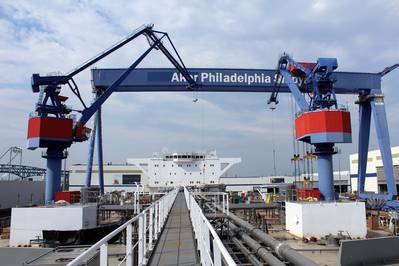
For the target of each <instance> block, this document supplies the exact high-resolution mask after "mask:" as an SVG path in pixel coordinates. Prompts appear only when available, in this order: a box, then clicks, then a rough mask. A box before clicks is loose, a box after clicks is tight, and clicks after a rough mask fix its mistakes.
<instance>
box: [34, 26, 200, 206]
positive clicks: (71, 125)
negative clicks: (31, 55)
mask: <svg viewBox="0 0 399 266" xmlns="http://www.w3.org/2000/svg"><path fill="white" fill-rule="evenodd" d="M142 35H144V36H145V37H146V38H147V40H148V42H149V45H150V47H149V48H148V49H147V50H146V51H145V52H144V53H143V54H142V55H141V56H140V57H139V58H138V59H137V60H135V61H134V62H133V63H132V64H131V65H130V66H129V68H127V69H126V70H125V71H124V72H123V73H122V74H121V75H120V76H119V77H118V78H117V79H116V80H114V82H113V83H112V84H111V85H110V86H108V87H107V88H106V89H105V90H103V91H102V92H101V93H100V94H99V95H98V97H97V98H96V99H95V101H94V102H93V103H92V104H91V105H86V104H85V102H84V100H83V99H82V97H81V94H80V91H79V88H78V86H77V84H76V83H75V81H74V79H73V77H74V76H75V75H77V74H79V73H80V72H82V71H83V70H85V69H87V68H88V67H90V66H91V65H93V64H94V63H96V62H98V61H99V60H101V59H103V58H104V57H106V56H108V55H110V54H111V53H112V52H114V51H116V50H118V49H119V48H121V47H122V46H124V45H125V44H127V43H129V42H130V41H132V40H134V39H136V38H137V37H139V36H142ZM163 41H167V42H169V43H170V44H171V47H172V48H173V51H174V53H175V56H177V58H175V56H174V55H172V53H171V52H169V50H168V49H167V48H166V47H165V45H164V44H163ZM153 49H156V50H160V51H161V52H162V53H163V54H164V55H165V56H166V58H167V59H168V60H169V61H170V62H171V63H172V64H173V66H174V67H175V68H176V69H177V70H178V71H179V72H180V74H181V75H182V76H183V77H184V78H185V80H186V82H187V88H188V89H195V88H196V87H197V86H198V85H197V83H196V82H195V81H194V80H193V79H192V77H191V76H190V75H189V73H188V71H187V69H186V67H185V65H184V63H183V62H182V60H181V58H180V56H179V54H178V53H177V50H176V49H175V46H174V45H173V43H172V41H171V39H170V38H169V36H168V34H167V33H166V32H161V31H157V30H154V29H153V25H145V26H142V27H140V28H138V29H137V30H135V31H134V32H133V33H132V34H130V35H129V36H127V37H126V38H125V39H123V40H121V41H120V42H118V43H116V44H115V45H113V46H112V47H110V48H109V49H107V50H105V51H103V52H102V53H100V54H99V55H97V56H95V57H94V58H92V59H90V60H88V61H86V62H85V63H83V64H81V65H80V66H78V67H77V68H76V69H74V70H73V71H71V72H70V73H68V74H66V75H55V76H41V75H39V74H33V75H32V91H33V92H34V93H40V97H39V102H38V103H37V105H36V108H35V113H34V115H33V116H31V117H30V118H29V123H28V141H27V142H28V143H27V146H28V149H32V150H34V149H36V148H46V149H47V151H46V152H45V153H43V155H42V156H43V158H45V159H47V172H46V199H45V201H46V203H49V202H51V201H52V200H53V198H54V194H55V192H56V191H58V190H59V187H60V173H61V161H62V159H64V158H66V157H67V152H66V148H68V147H70V146H71V144H72V143H73V142H82V141H85V140H87V139H88V137H89V134H90V129H88V128H87V127H85V125H86V122H87V121H88V120H89V119H90V118H91V117H92V116H93V115H94V114H95V113H96V112H97V111H98V110H99V109H100V108H101V105H102V104H103V103H104V102H105V101H106V100H107V99H108V97H109V96H110V95H111V94H112V93H113V92H114V91H115V89H116V88H117V87H118V86H119V85H120V84H121V83H122V82H123V81H124V80H125V78H126V77H127V76H128V75H129V74H130V73H131V72H132V71H133V70H134V69H135V68H136V67H137V66H138V65H139V64H140V62H141V61H142V60H143V59H144V58H145V57H146V56H147V55H148V54H149V53H150V52H151V51H152V50H153ZM63 86H67V87H68V88H69V89H70V90H71V91H72V92H73V93H74V94H75V95H76V96H77V97H78V99H79V100H80V102H81V104H82V106H83V109H82V110H79V111H78V113H80V114H81V116H80V117H79V119H77V120H75V119H74V115H71V114H72V113H75V114H76V112H73V110H72V109H71V108H70V107H68V106H67V105H66V104H65V101H66V100H67V99H68V98H67V97H65V96H62V95H61V94H60V93H61V91H62V88H63Z"/></svg>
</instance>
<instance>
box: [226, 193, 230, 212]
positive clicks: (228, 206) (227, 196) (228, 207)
mask: <svg viewBox="0 0 399 266" xmlns="http://www.w3.org/2000/svg"><path fill="white" fill-rule="evenodd" d="M226 198H227V200H226V204H227V206H226V208H227V209H226V214H227V215H229V213H230V202H229V193H227V194H226Z"/></svg>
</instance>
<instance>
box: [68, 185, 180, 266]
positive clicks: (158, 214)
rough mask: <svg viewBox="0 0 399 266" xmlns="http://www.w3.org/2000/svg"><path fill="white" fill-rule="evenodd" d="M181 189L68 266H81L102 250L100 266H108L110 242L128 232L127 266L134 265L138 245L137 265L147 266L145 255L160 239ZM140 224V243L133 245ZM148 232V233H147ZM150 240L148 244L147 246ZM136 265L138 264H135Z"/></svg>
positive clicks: (140, 214) (153, 205)
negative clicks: (134, 232) (121, 233)
mask: <svg viewBox="0 0 399 266" xmlns="http://www.w3.org/2000/svg"><path fill="white" fill-rule="evenodd" d="M178 191H179V189H175V190H172V191H171V192H169V193H168V194H166V195H165V196H163V197H162V198H160V199H159V200H157V201H155V202H153V203H152V204H151V205H150V206H148V207H147V208H146V209H145V210H143V211H142V212H141V213H139V214H138V215H136V216H134V217H133V218H132V219H130V220H129V221H127V222H126V223H124V224H123V225H121V226H119V227H118V228H117V229H115V230H114V231H112V232H111V233H109V234H108V235H106V236H105V237H103V238H102V239H101V240H99V241H98V242H97V243H95V244H94V245H92V246H91V247H90V248H89V249H87V250H86V251H85V252H83V253H82V254H80V255H79V256H78V257H76V258H75V259H74V260H73V261H71V262H69V263H68V264H67V266H79V265H82V263H83V262H84V261H86V260H88V259H90V258H92V257H93V256H95V255H96V254H97V252H98V249H100V266H107V265H108V241H110V240H111V239H112V238H113V237H114V236H116V235H117V234H119V233H120V232H122V231H123V230H126V255H125V257H124V259H123V260H124V261H126V265H129V266H131V265H133V249H134V248H135V247H136V246H137V245H138V262H137V265H145V264H146V258H145V255H146V254H147V252H148V251H151V250H152V248H153V246H152V243H153V242H155V240H157V239H158V236H159V234H160V232H161V231H162V228H163V226H164V224H165V221H166V219H167V217H168V214H169V211H170V209H171V208H172V206H173V203H174V201H175V199H176V196H177V193H178ZM137 222H138V241H136V242H135V243H133V242H134V241H133V224H134V223H137ZM147 232H148V233H147ZM147 239H148V244H147ZM135 265H136V264H135Z"/></svg>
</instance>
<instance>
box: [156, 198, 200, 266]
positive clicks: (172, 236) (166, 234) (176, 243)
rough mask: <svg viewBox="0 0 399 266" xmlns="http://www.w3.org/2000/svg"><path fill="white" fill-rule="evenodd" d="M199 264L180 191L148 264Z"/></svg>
mask: <svg viewBox="0 0 399 266" xmlns="http://www.w3.org/2000/svg"><path fill="white" fill-rule="evenodd" d="M199 264H200V263H199V258H198V255H197V251H196V247H195V240H194V234H193V228H192V226H191V221H190V215H189V212H188V209H187V205H186V200H185V198H184V194H183V193H181V192H180V193H179V194H178V195H177V197H176V200H175V202H174V205H173V207H172V210H171V212H170V214H169V217H168V220H167V223H166V225H165V228H164V229H163V231H162V234H161V236H160V238H159V241H158V243H157V245H156V247H155V248H154V252H153V253H152V256H151V258H150V261H149V264H148V265H151V266H155V265H156V266H158V265H162V266H168V265H199Z"/></svg>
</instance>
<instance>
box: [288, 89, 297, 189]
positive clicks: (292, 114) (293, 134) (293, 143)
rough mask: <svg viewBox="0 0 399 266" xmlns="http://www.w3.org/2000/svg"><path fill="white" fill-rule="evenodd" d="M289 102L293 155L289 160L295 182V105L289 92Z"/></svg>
mask: <svg viewBox="0 0 399 266" xmlns="http://www.w3.org/2000/svg"><path fill="white" fill-rule="evenodd" d="M290 104H291V127H292V152H293V157H292V158H291V161H292V163H293V166H294V183H296V181H297V175H298V167H297V165H298V159H299V154H298V153H297V147H296V145H295V110H294V108H295V107H294V101H293V99H292V95H291V94H290Z"/></svg>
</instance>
